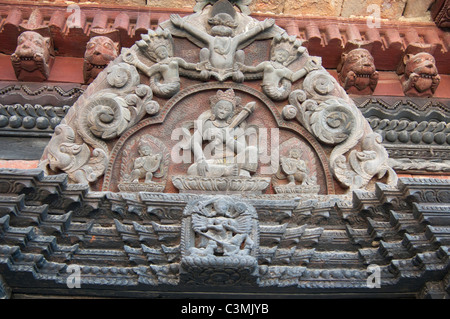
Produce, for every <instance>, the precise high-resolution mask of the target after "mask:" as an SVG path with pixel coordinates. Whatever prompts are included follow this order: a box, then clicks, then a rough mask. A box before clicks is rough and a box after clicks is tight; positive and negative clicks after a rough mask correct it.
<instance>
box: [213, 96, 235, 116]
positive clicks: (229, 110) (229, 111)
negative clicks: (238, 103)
mask: <svg viewBox="0 0 450 319" xmlns="http://www.w3.org/2000/svg"><path fill="white" fill-rule="evenodd" d="M213 112H214V115H215V116H216V118H218V119H220V120H227V119H228V118H229V117H230V116H232V115H233V113H234V106H233V104H232V103H231V102H228V101H223V100H222V101H219V102H217V104H216V105H214V108H213Z"/></svg>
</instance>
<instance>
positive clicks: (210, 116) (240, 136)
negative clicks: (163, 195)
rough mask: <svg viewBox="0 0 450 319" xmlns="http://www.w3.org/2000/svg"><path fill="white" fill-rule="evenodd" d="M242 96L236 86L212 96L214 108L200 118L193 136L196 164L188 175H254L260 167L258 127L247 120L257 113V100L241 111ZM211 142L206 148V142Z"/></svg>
mask: <svg viewBox="0 0 450 319" xmlns="http://www.w3.org/2000/svg"><path fill="white" fill-rule="evenodd" d="M239 102H240V99H239V98H238V97H237V96H235V93H234V91H233V89H229V90H227V91H225V92H223V91H221V90H219V91H218V92H217V94H216V95H214V96H213V97H211V99H210V103H211V111H206V112H204V113H203V114H202V115H200V117H199V118H198V120H197V128H196V130H195V132H194V135H193V136H192V151H193V154H194V164H192V165H191V166H190V167H189V169H188V172H187V173H188V175H194V176H205V177H226V176H241V177H250V175H251V173H254V172H255V171H256V169H257V166H258V163H257V147H256V146H254V145H249V144H250V143H251V141H252V140H254V141H255V145H256V138H255V139H253V138H252V137H255V135H256V130H255V129H254V128H252V127H249V126H248V125H247V122H246V121H245V119H246V118H247V117H248V116H249V115H250V114H251V113H252V112H253V110H254V106H255V103H254V102H250V103H248V104H247V105H246V106H245V107H244V108H243V109H242V111H241V112H239V114H236V113H237V112H236V109H237V107H238V106H239ZM205 143H207V145H206V146H205V147H203V146H204V144H205Z"/></svg>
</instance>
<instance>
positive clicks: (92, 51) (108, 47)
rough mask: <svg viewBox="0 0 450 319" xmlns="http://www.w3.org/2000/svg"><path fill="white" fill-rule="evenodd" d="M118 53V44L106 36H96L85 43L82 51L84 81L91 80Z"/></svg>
mask: <svg viewBox="0 0 450 319" xmlns="http://www.w3.org/2000/svg"><path fill="white" fill-rule="evenodd" d="M118 55H119V44H118V43H115V42H114V41H113V40H111V39H110V38H108V37H106V36H96V37H93V38H91V39H90V40H89V42H88V43H87V44H86V52H85V53H84V64H83V77H84V83H90V82H92V81H93V80H94V79H95V78H96V77H97V75H98V74H99V73H100V72H102V71H103V70H104V69H105V68H106V67H107V66H108V64H109V63H110V62H111V61H113V60H114V59H115V58H117V56H118Z"/></svg>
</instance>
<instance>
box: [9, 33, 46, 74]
mask: <svg viewBox="0 0 450 319" xmlns="http://www.w3.org/2000/svg"><path fill="white" fill-rule="evenodd" d="M11 62H12V66H13V68H14V72H15V74H16V77H17V79H18V80H19V81H45V80H47V79H48V77H49V75H50V69H51V67H52V63H53V45H52V41H51V39H50V38H48V37H43V36H42V35H40V34H39V33H37V32H34V31H25V32H23V33H22V34H20V36H19V38H18V39H17V47H16V50H15V52H14V53H13V54H12V55H11Z"/></svg>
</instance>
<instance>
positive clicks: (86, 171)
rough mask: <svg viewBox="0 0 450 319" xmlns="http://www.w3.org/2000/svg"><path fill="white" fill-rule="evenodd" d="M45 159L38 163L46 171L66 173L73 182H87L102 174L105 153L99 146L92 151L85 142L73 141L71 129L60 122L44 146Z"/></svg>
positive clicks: (104, 166)
mask: <svg viewBox="0 0 450 319" xmlns="http://www.w3.org/2000/svg"><path fill="white" fill-rule="evenodd" d="M45 152H46V153H45V154H44V156H46V158H47V159H46V160H44V161H42V162H41V163H40V167H41V168H43V169H44V170H45V171H47V172H48V169H51V170H52V171H55V172H60V171H63V172H65V173H67V175H68V176H69V178H70V179H71V180H72V181H73V182H74V183H79V184H88V183H89V182H94V181H96V180H97V178H98V177H99V176H101V175H103V173H104V171H105V168H106V164H107V160H108V157H107V154H106V153H105V152H104V151H103V150H102V149H100V148H96V149H94V150H93V151H92V154H91V151H90V150H89V147H88V146H87V145H86V144H85V143H82V144H77V143H75V133H74V131H73V129H72V128H71V127H70V126H68V125H65V124H60V125H58V126H57V127H56V129H55V134H54V137H53V138H52V139H51V141H50V143H49V144H48V146H47V148H46V151H45Z"/></svg>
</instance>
